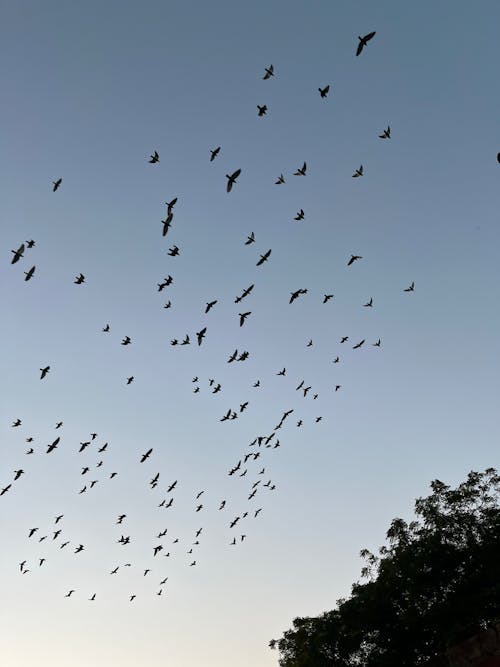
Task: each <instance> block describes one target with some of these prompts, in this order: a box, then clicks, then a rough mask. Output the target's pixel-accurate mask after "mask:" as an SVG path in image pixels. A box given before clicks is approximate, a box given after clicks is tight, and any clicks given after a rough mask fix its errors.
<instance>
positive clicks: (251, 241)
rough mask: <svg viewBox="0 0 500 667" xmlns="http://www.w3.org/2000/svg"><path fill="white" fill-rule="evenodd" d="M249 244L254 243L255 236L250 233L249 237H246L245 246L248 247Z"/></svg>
mask: <svg viewBox="0 0 500 667" xmlns="http://www.w3.org/2000/svg"><path fill="white" fill-rule="evenodd" d="M251 243H255V234H254V233H253V232H251V234H250V236H247V240H246V241H245V245H250V244H251Z"/></svg>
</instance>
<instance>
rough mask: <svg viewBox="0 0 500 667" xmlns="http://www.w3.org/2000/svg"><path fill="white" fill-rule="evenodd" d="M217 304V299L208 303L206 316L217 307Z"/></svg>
mask: <svg viewBox="0 0 500 667" xmlns="http://www.w3.org/2000/svg"><path fill="white" fill-rule="evenodd" d="M216 303H217V299H215V301H207V307H206V308H205V315H206V314H207V313H208V311H209V310H210V309H211V308H213V307H214V306H215V304H216Z"/></svg>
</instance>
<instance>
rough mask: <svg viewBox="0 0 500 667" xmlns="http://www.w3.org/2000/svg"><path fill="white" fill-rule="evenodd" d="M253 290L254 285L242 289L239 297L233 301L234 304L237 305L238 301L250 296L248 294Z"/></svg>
mask: <svg viewBox="0 0 500 667" xmlns="http://www.w3.org/2000/svg"><path fill="white" fill-rule="evenodd" d="M253 288H254V285H250V286H249V287H247V288H246V289H244V290H243V292H242V294H241V296H237V297H236V299H235V300H234V303H239V302H240V301H242V300H243V299H244V298H245V297H246V296H248V295H249V294H250V292H251V291H252V290H253Z"/></svg>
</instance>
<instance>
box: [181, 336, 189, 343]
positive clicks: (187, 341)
mask: <svg viewBox="0 0 500 667" xmlns="http://www.w3.org/2000/svg"><path fill="white" fill-rule="evenodd" d="M190 344H191V341H190V340H189V334H186V336H185V338H184V340H183V341H182V342H181V345H190Z"/></svg>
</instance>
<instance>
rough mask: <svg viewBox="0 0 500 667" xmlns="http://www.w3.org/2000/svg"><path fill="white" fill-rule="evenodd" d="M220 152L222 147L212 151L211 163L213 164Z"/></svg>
mask: <svg viewBox="0 0 500 667" xmlns="http://www.w3.org/2000/svg"><path fill="white" fill-rule="evenodd" d="M219 151H220V146H217V148H214V149H213V150H211V151H210V162H213V161H214V160H215V158H216V157H217V155H219Z"/></svg>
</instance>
